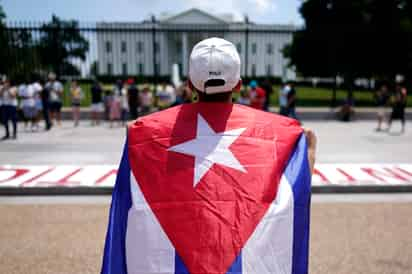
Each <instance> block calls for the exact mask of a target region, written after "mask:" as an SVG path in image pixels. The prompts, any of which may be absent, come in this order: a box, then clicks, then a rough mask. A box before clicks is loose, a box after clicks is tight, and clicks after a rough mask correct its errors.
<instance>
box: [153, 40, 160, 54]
mask: <svg viewBox="0 0 412 274" xmlns="http://www.w3.org/2000/svg"><path fill="white" fill-rule="evenodd" d="M159 49H160V48H159V43H158V42H155V43H154V50H155V52H159Z"/></svg>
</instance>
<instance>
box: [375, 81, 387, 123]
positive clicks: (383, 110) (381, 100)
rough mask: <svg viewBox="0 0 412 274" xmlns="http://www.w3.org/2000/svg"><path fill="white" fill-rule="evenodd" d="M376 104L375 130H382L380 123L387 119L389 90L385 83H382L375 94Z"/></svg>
mask: <svg viewBox="0 0 412 274" xmlns="http://www.w3.org/2000/svg"><path fill="white" fill-rule="evenodd" d="M375 100H376V106H377V107H378V113H377V116H378V126H377V128H376V129H375V130H376V131H381V130H382V124H383V123H384V122H385V121H387V115H388V102H389V90H388V86H387V85H386V84H383V85H382V86H381V88H380V89H379V90H378V91H377V92H376V94H375Z"/></svg>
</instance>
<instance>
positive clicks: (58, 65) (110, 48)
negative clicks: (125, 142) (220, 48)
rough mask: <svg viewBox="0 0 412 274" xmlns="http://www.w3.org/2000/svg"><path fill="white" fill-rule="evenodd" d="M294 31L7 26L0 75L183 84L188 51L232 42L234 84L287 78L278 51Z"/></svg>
mask: <svg viewBox="0 0 412 274" xmlns="http://www.w3.org/2000/svg"><path fill="white" fill-rule="evenodd" d="M294 31H295V28H294V27H293V26H287V25H284V26H282V25H256V24H251V23H248V22H247V21H246V23H231V24H223V25H209V24H202V25H187V24H170V23H167V22H162V21H156V20H155V18H152V20H149V21H144V22H140V23H108V22H100V23H81V24H80V23H77V22H75V21H61V20H60V19H58V18H53V19H52V21H50V22H48V23H33V22H31V23H29V22H27V23H25V22H18V23H15V22H8V23H7V24H6V27H5V28H3V29H1V28H0V42H1V44H2V45H1V46H0V57H1V59H2V61H0V63H1V64H0V74H6V75H8V76H9V77H10V78H11V79H13V78H14V79H19V80H20V81H24V80H30V78H31V77H33V75H37V76H39V75H40V76H44V75H46V74H47V72H49V71H54V72H56V73H57V74H58V75H59V77H60V78H62V79H65V78H66V79H68V78H69V79H72V78H79V79H90V78H95V77H96V78H100V79H108V81H109V80H110V81H113V80H114V79H118V78H126V77H131V76H132V77H136V78H137V79H143V80H150V81H153V82H157V81H159V80H161V79H165V78H168V79H169V78H170V77H171V76H172V75H179V76H180V77H185V76H186V75H187V72H188V59H189V55H190V51H191V49H192V47H193V46H194V45H195V44H196V43H197V42H198V41H200V40H202V39H204V38H207V37H214V36H216V37H222V38H225V39H227V40H229V41H231V42H233V43H234V44H235V45H236V47H237V49H238V52H239V54H240V56H241V61H242V71H241V74H242V77H243V78H248V77H254V78H259V77H271V78H282V77H283V78H285V77H293V76H294V73H293V71H292V70H290V69H289V68H288V60H286V59H285V58H284V56H283V53H282V50H283V48H284V47H285V46H286V45H287V44H288V43H290V42H291V40H292V35H293V32H294Z"/></svg>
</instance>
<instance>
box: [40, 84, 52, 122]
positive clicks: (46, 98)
mask: <svg viewBox="0 0 412 274" xmlns="http://www.w3.org/2000/svg"><path fill="white" fill-rule="evenodd" d="M50 88H51V86H50V85H47V84H46V85H44V88H43V90H42V91H41V94H40V98H41V105H42V112H43V119H44V123H45V129H46V130H50V129H51V127H52V123H51V121H50Z"/></svg>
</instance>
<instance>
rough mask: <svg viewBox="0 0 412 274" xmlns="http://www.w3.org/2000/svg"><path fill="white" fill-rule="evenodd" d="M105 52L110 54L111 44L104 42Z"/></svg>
mask: <svg viewBox="0 0 412 274" xmlns="http://www.w3.org/2000/svg"><path fill="white" fill-rule="evenodd" d="M106 52H107V53H110V52H112V43H110V41H106Z"/></svg>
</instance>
